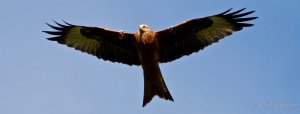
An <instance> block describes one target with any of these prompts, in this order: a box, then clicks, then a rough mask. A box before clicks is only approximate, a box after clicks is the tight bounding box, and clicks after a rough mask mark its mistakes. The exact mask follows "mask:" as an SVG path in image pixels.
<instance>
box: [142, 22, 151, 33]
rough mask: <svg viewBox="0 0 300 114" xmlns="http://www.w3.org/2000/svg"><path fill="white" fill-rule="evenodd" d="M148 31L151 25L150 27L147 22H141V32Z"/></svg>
mask: <svg viewBox="0 0 300 114" xmlns="http://www.w3.org/2000/svg"><path fill="white" fill-rule="evenodd" d="M148 31H150V27H149V26H148V25H146V24H141V25H140V26H139V32H140V33H144V32H148Z"/></svg>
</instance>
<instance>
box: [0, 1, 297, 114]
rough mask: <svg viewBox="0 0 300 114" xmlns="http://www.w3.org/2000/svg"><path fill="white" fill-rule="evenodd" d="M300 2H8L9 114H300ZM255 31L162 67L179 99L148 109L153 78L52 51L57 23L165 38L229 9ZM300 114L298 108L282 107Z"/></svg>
mask: <svg viewBox="0 0 300 114" xmlns="http://www.w3.org/2000/svg"><path fill="white" fill-rule="evenodd" d="M299 4H300V2H299V0H289V1H282V0H264V1H263V0H261V1H246V0H245V1H238V0H227V1H226V2H224V1H222V0H185V1H179V0H178V1H174V0H165V1H161V0H151V1H146V0H131V1H130V2H126V1H121V0H107V1H103V0H65V1H61V0H51V1H41V0H23V1H20V0H2V1H1V3H0V14H1V18H0V25H1V27H0V33H1V34H0V38H1V41H0V52H1V54H0V63H1V64H0V113H1V114H121V113H123V114H124V113H125V114H126V113H127V114H153V113H158V114H163V113H164V114H183V113H184V114H189V113H191V114H299V113H300V99H299V96H300V91H299V87H300V84H299V82H300V77H299V76H300V64H299V63H300V60H299V58H300V51H299V49H300V34H299V28H300V23H299V20H300V14H299V12H298V11H300V7H298V5H299ZM244 7H247V8H248V9H247V11H250V10H256V11H257V12H256V13H254V14H252V15H251V16H258V17H259V19H257V20H254V21H251V23H254V24H255V26H254V27H251V28H246V29H244V30H242V31H240V32H237V33H235V34H233V35H231V36H229V37H226V38H225V39H223V40H221V41H220V42H219V43H216V44H214V45H211V46H209V47H207V48H205V50H203V51H200V52H198V53H195V54H192V55H190V56H185V57H183V58H181V59H179V60H176V61H174V62H171V63H167V64H161V70H162V73H163V76H164V79H165V81H166V83H167V85H168V88H169V90H170V92H171V94H172V96H173V98H174V100H175V102H169V101H165V100H162V99H159V98H157V97H155V98H154V99H153V100H152V102H151V103H150V104H148V105H147V106H146V107H145V108H142V100H143V76H142V75H143V73H142V69H141V68H140V67H137V66H133V67H129V66H127V65H123V64H118V63H111V62H108V61H103V60H98V59H97V58H96V57H94V56H91V55H88V54H86V53H81V52H79V51H75V50H74V49H71V48H67V47H66V46H63V45H59V44H57V43H54V42H49V41H47V40H46V39H45V38H47V37H51V36H49V35H47V34H44V33H42V32H41V31H43V30H50V28H49V27H47V26H46V24H45V22H48V23H51V24H53V22H52V19H53V20H57V21H59V22H61V20H65V21H67V22H69V23H72V24H77V25H87V26H100V27H105V28H108V29H112V30H124V31H126V32H135V31H136V30H137V27H138V25H139V24H141V23H146V24H148V25H149V26H151V27H152V29H154V30H162V29H164V28H167V27H170V26H172V25H176V24H179V23H181V22H183V21H186V20H189V19H193V18H198V17H204V16H210V15H214V14H217V13H220V12H223V11H225V10H227V9H229V8H234V10H238V9H240V8H244ZM283 105H285V106H295V107H292V108H287V107H280V106H283Z"/></svg>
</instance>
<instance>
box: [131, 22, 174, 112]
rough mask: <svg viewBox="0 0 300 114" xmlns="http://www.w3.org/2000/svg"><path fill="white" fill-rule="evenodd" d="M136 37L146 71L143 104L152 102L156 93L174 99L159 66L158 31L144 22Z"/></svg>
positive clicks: (139, 53) (138, 50) (140, 57)
mask: <svg viewBox="0 0 300 114" xmlns="http://www.w3.org/2000/svg"><path fill="white" fill-rule="evenodd" d="M135 38H136V49H137V52H138V56H139V59H140V61H141V64H142V68H143V71H144V102H143V106H145V105H146V104H147V103H148V102H150V101H151V99H152V98H153V97H154V96H155V95H158V96H159V97H161V98H164V99H167V100H171V101H173V98H172V96H171V94H170V92H169V90H168V88H167V86H166V84H165V82H164V79H163V77H162V74H161V71H160V68H159V50H158V41H157V38H156V33H155V32H154V31H152V30H151V29H150V27H149V26H148V25H145V24H142V25H140V26H139V30H138V32H136V34H135Z"/></svg>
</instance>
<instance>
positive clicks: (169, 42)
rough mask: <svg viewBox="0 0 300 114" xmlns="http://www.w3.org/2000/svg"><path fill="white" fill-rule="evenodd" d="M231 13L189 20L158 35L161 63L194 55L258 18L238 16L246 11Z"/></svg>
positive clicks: (244, 14) (243, 14) (226, 12)
mask: <svg viewBox="0 0 300 114" xmlns="http://www.w3.org/2000/svg"><path fill="white" fill-rule="evenodd" d="M230 10H231V9H230ZM230 10H227V11H225V12H223V13H220V14H218V15H214V16H209V17H205V18H198V19H193V20H189V21H186V22H184V23H181V24H179V25H176V26H174V27H171V28H168V29H165V30H162V31H159V32H157V39H158V42H159V51H160V62H161V63H164V62H170V61H173V60H175V59H178V58H180V57H182V56H184V55H189V54H191V53H193V52H197V51H199V50H201V49H203V48H205V47H206V46H208V45H210V44H212V43H214V42H218V41H219V40H220V39H222V38H224V37H225V36H228V35H231V34H232V33H233V32H235V31H239V30H242V29H243V28H244V27H250V26H253V24H249V23H244V22H245V21H250V20H253V19H256V18H257V17H246V18H244V16H246V15H249V14H251V13H253V12H254V11H250V12H246V13H240V12H242V11H243V10H245V8H244V9H241V10H238V11H235V12H232V13H229V12H230Z"/></svg>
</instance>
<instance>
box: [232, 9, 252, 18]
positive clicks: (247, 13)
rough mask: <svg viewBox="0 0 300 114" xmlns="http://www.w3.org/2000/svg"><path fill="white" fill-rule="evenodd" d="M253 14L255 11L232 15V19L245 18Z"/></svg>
mask: <svg viewBox="0 0 300 114" xmlns="http://www.w3.org/2000/svg"><path fill="white" fill-rule="evenodd" d="M254 12H255V10H253V11H249V12H246V13H242V14H237V15H234V16H233V17H234V18H239V17H243V16H246V15H250V14H252V13H254Z"/></svg>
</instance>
